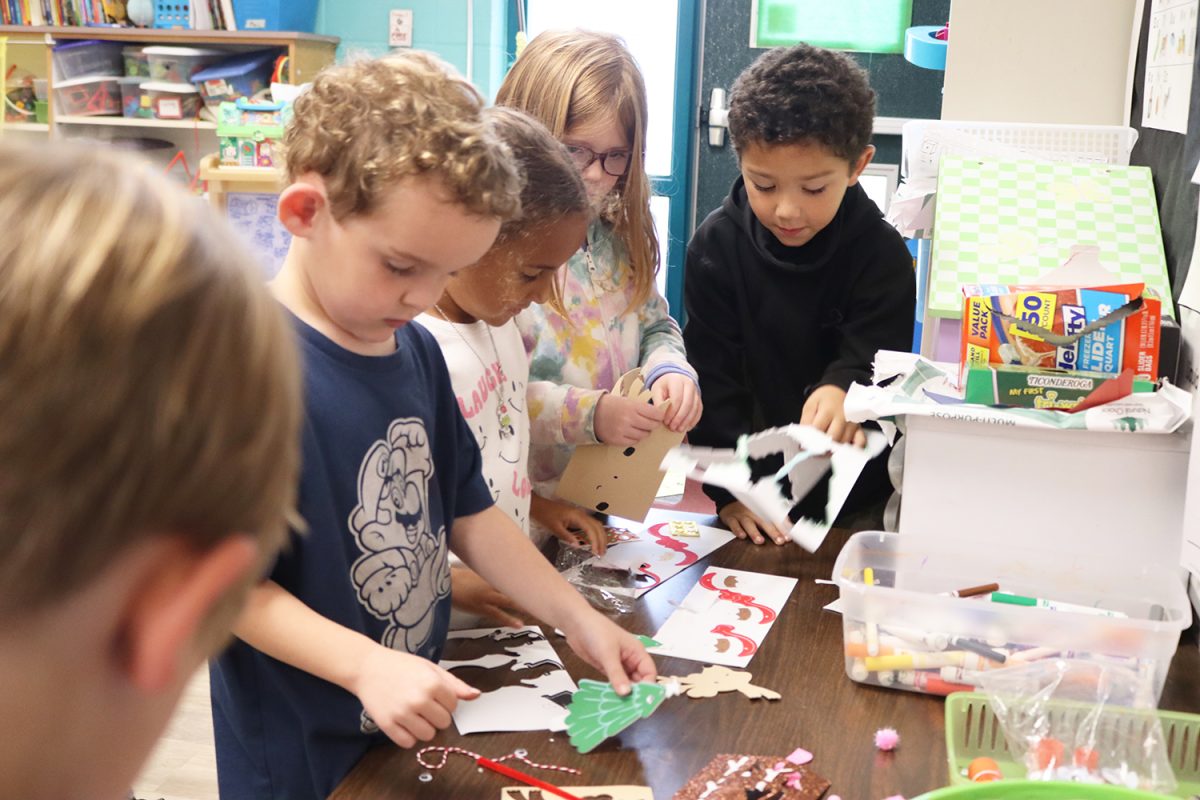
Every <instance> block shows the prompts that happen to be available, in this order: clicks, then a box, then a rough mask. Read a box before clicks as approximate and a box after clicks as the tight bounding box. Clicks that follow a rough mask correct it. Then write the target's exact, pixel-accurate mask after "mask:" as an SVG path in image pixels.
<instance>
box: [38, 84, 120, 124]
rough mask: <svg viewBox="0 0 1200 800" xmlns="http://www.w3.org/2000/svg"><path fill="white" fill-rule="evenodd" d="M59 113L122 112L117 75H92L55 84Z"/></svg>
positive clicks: (88, 114)
mask: <svg viewBox="0 0 1200 800" xmlns="http://www.w3.org/2000/svg"><path fill="white" fill-rule="evenodd" d="M54 101H55V102H56V103H58V106H57V109H58V113H59V114H66V115H72V116H79V115H82V116H102V115H105V114H120V113H121V85H120V82H119V79H118V78H117V77H116V76H112V77H109V76H91V77H84V78H74V79H72V80H69V81H59V82H58V83H56V84H54Z"/></svg>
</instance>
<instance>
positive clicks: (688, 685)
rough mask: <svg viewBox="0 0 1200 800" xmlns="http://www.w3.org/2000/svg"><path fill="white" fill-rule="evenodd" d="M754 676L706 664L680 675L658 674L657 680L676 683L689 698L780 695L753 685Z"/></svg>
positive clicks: (769, 696) (777, 697)
mask: <svg viewBox="0 0 1200 800" xmlns="http://www.w3.org/2000/svg"><path fill="white" fill-rule="evenodd" d="M753 678H754V676H753V675H751V674H750V673H749V672H743V671H742V670H738V669H730V668H729V667H722V666H708V667H705V668H704V669H703V670H702V671H700V672H695V673H692V674H691V675H684V676H682V677H671V678H668V677H664V676H662V675H660V676H659V677H658V682H659V683H661V684H664V685H671V684H673V683H677V684H678V685H679V688H680V693H681V694H686V695H687V696H688V697H691V698H701V697H716V696H717V694H718V693H720V692H741V693H742V694H744V695H746V697H749V698H750V699H751V700H757V699H758V698H760V697H761V698H764V699H766V700H778V699H779V698H780V697H781V695H780V694H779V692H776V691H774V690H772V689H766V688H764V687H762V686H755V685H754V684H752V683H750V681H751V679H753Z"/></svg>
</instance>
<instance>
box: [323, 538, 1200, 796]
mask: <svg viewBox="0 0 1200 800" xmlns="http://www.w3.org/2000/svg"><path fill="white" fill-rule="evenodd" d="M677 516H678V517H680V518H688V517H690V518H694V519H698V520H699V521H701V522H705V521H707V522H709V523H710V524H711V522H712V519H713V518H712V517H700V516H697V515H686V514H680V515H677ZM849 535H850V533H849V532H848V531H845V530H834V531H833V532H831V533H830V535H829V538H828V539H826V541H825V544H824V545H823V546H822V547H821V549H820V550H818V551H817V552H816V553H815V554H810V553H807V552H805V551H803V550H802V549H800V548H799V547H796V546H795V545H788V546H785V547H777V546H774V545H764V546H761V547H755V546H754V545H751V544H749V543H748V542H741V541H734V542H731V543H729V544H728V545H726V546H725V547H723V548H721V549H720V550H718V551H717V552H716V553H714V554H713V555H712V556H711V557H710V558H707V559H702V560H701V561H700V562H699V563H698V564H696V565H693V566H692V567H691V568H689V569H688V570H687V571H685V572H683V573H681V574H679V575H677V576H675V577H674V578H672V579H670V580H668V581H666V582H665V583H663V584H662V585H661V586H659V587H657V588H655V589H654V590H653V591H650V592H648V593H647V594H645V595H644V596H643V597H642V599H641V600H640V601H639V602H638V606H637V609H636V611H635V612H634V613H632V614H629V615H627V616H624V617H618V621H619V622H620V623H621V624H622V625H623V626H624V627H626V628H628V629H629V630H631V631H634V632H636V633H646V634H649V635H653V634H654V632H655V631H656V630H658V627H659V625H661V624H662V622H663V621H664V620H665V619H666V618H667V617H668V616H669V615H670V614H671V612H672V611H673V610H674V608H673V607H672V606H671V605H670V603H669V601H671V600H675V601H680V600H682V598H683V596H684V595H685V594H687V592H688V591H689V590H690V589H691V588H692V586H693V585H694V584H695V582H696V580H697V579H698V578H699V576H700V574H701V573H702V571H703V569H704V568H705V566H707V565H708V564H710V563H711V564H712V565H713V566H720V567H729V568H733V569H742V570H750V571H754V572H763V573H769V574H775V575H786V576H790V577H794V578H798V579H799V583H798V584H797V586H796V589H795V591H794V592H793V593H792V595H791V598H790V599H789V600H788V603H787V606H786V607H785V608H784V610H783V612H782V613H781V614H780V616H779V619H778V620H777V621H776V623H775V625H774V627H773V628H772V629H771V632H770V633H769V634H768V635H767V638H766V640H765V642H764V643H763V647H762V650H761V651H760V652H759V654H758V655H756V656H755V658H754V660H753V661H751V662H750V666H749V670H750V671H751V672H752V673H753V674H754V682H755V683H756V684H759V685H761V686H766V687H768V688H772V689H775V690H777V691H779V692H780V693H782V694H783V699H782V700H780V701H778V702H773V703H768V702H766V701H762V700H757V701H753V702H752V701H750V700H747V699H746V698H745V697H743V696H742V695H740V694H737V693H731V694H724V695H718V696H717V697H716V698H713V699H711V700H690V699H687V698H677V699H671V700H668V701H667V702H666V703H665V704H664V705H663V707H662V708H660V709H659V710H658V711H657V712H656V713H655V714H654V715H653V716H651V717H649V718H648V719H644V720H641V721H639V722H637V723H636V724H634V725H633V726H632V727H631V728H629V729H627V730H626V731H625V732H624V733H622V734H621V735H620V737H618V738H617V739H613V740H610V741H609V742H606V743H605V744H603V745H601V746H600V748H598V749H597V750H595V751H593V752H592V753H591V754H589V755H587V756H581V755H579V754H577V753H576V752H575V751H574V749H573V748H572V747H571V745H570V744H569V743H568V742H567V737H566V735H565V734H562V733H560V734H548V733H545V732H530V733H504V734H474V735H471V736H459V735H458V734H457V733H456V732H455V731H454V730H453V728H451V729H450V730H447V731H443V732H441V734H440V735H439V736H438V737H437V738H436V739H435V740H434V741H433V742H432V744H437V745H455V746H459V747H463V748H466V749H468V750H471V751H474V752H476V753H479V754H481V755H484V756H488V757H490V758H496V757H499V756H502V755H505V754H507V753H510V752H512V751H513V750H515V749H517V748H525V749H526V750H528V751H529V758H530V759H531V760H533V761H539V762H543V763H552V764H561V765H564V766H571V767H576V768H578V769H581V770H583V775H582V776H581V777H579V778H578V779H576V778H574V777H573V776H565V778H564V777H562V776H560V775H559V774H558V773H553V772H543V771H538V770H530V771H531V772H533V773H534V774H536V775H537V776H538V777H542V778H545V779H547V780H550V781H551V782H555V781H557V782H558V783H560V784H564V785H570V784H572V783H574V784H576V785H580V786H586V785H593V786H595V785H611V784H640V785H646V786H650V787H651V788H652V789H653V790H654V796H655V797H656V798H658V800H669V798H671V796H672V795H673V794H674V793H675V792H676V791H677V790H678V789H679V788H680V787H681V786H683V784H684V783H686V782H687V780H688V779H689V778H690V777H691V776H692V775H693V774H694V773H695V772H697V771H699V770H700V769H701V768H702V767H703V766H704V765H705V764H706V763H708V761H709V760H710V759H711V758H712V757H713V756H714V755H716V754H718V753H743V754H751V755H778V756H783V755H787V754H788V753H790V752H791V751H792V750H793V749H795V748H796V747H804V748H805V749H807V750H810V751H811V752H813V753H814V754H815V755H816V758H815V760H814V761H813V762H812V764H811V765H810V766H811V768H813V769H815V770H816V771H817V772H818V773H820V774H821V775H823V776H824V777H825V778H827V779H828V780H830V781H831V782H832V784H833V785H832V787H831V788H830V791H829V794H837V795H840V796H841V797H843V798H846V800H880V798H885V797H889V796H891V795H894V794H901V795H903V796H905V797H909V798H911V797H915V796H916V795H919V794H921V793H922V792H926V791H929V790H931V789H935V788H938V787H941V786H945V785H947V783H948V776H947V767H946V745H945V740H944V724H943V717H942V711H943V701H942V700H941V698H937V697H928V696H923V695H919V694H914V693H911V692H905V691H898V690H891V689H881V688H873V687H868V686H860V685H858V684H856V683H853V682H852V681H851V680H850V679H849V678H848V677H846V674H845V669H844V661H843V658H842V623H841V617H840V616H838V615H836V614H833V613H830V612H827V611H823V610H822V606H824V605H825V604H826V603H828V602H830V601H832V600H833V599H835V598H836V597H837V589H836V587H833V586H826V585H819V584H816V583H814V581H815V580H816V579H818V578H820V579H827V578H829V576H830V573H831V571H832V568H833V562H834V560H835V559H836V557H837V554H838V551H839V550H840V549H841V547H842V545H843V544H844V543H845V541H846V539H847V538H848V537H849ZM551 641H552V643H553V644H554V646H555V649H556V650H557V651H558V653H559V655H560V656H562V658H563V661H564V663H565V664H566V666H567V669H568V671H569V672H570V673H571V675H572V676H574V677H575V678H576V679H578V678H582V677H593V678H599V677H600V676H598V675H597V674H596V673H595V671H594V670H592V669H591V668H590V667H588V666H586V665H584V664H583V663H582V662H581V661H580V660H579V659H578V658H577V657H575V654H574V653H573V652H571V650H570V649H569V648H568V647H567V646H566V644H565V642H564V641H563V640H562V639H560V638H558V637H556V636H551ZM656 662H657V664H658V669H659V674H661V675H686V674H688V673H690V672H694V671H698V670H699V669H700V667H701V665H700V664H699V663H697V662H694V661H684V660H681V659H674V658H658V659H656ZM1161 707H1162V708H1164V709H1171V710H1176V711H1189V712H1200V649H1198V648H1197V646H1196V641H1195V638H1194V633H1193V632H1192V631H1189V632H1188V633H1187V634H1185V635H1184V638H1183V641H1182V642H1181V643H1180V648H1179V652H1178V654H1177V655H1176V657H1175V660H1174V662H1173V663H1172V666H1171V671H1170V674H1169V676H1168V678H1167V683H1166V688H1165V690H1164V692H1163V697H1162V703H1161ZM885 726H891V727H894V728H896V729H897V730H898V731H899V732H900V737H901V742H900V746H899V748H898V749H897V750H896V751H895V752H894V753H882V752H879V751H876V749H875V747H874V744H873V741H872V737H873V734H874V732H875V731H876V730H877V729H878V728H881V727H885ZM517 766H520V765H519V764H518V765H517ZM425 771H426V770H425V769H423V768H422V767H421V766H420V765H419V764H418V763H417V761H416V757H415V753H414V752H413V751H405V750H400V749H398V748H396V747H392V746H390V745H389V746H385V747H379V748H376V749H374V750H373V751H371V752H369V753H368V754H367V755H366V756H365V757H364V758H363V759H362V761H361V762H359V764H358V766H357V767H355V769H354V771H353V772H351V773H350V775H349V776H347V778H346V780H345V781H343V783H342V784H341V786H339V787H338V789H337V791H336V792H335V793H334V794H333V795H332V797H333V798H336V799H337V800H350V799H351V798H363V800H367V799H368V798H369V799H370V800H385V799H386V798H409V797H416V796H420V797H437V798H456V799H457V798H470V799H471V800H492V798H498V797H499V796H500V789H501V788H502V787H504V786H506V785H512V782H510V781H508V780H507V779H505V778H502V777H500V776H498V775H495V774H493V773H490V772H486V771H480V770H478V769H477V768H476V767H475V766H474V765H473V764H471V763H470V761H469V760H468V759H467V758H464V757H461V756H452V757H451V760H450V762H449V764H448V765H447V766H446V767H445V768H443V769H441V770H438V771H436V772H434V773H433V780H432V781H431V782H429V783H421V782H419V780H418V776H419V775H420V774H421V773H422V772H425Z"/></svg>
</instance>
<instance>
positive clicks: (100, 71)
mask: <svg viewBox="0 0 1200 800" xmlns="http://www.w3.org/2000/svg"><path fill="white" fill-rule="evenodd" d="M52 52H53V56H54V70H55V72H56V73H57V75H58V79H59V80H62V81H69V80H74V79H75V78H82V77H84V76H93V75H121V74H123V65H122V63H121V43H120V42H101V41H96V40H94V39H89V40H87V41H82V42H64V43H63V44H56V45H54V50H53V51H52Z"/></svg>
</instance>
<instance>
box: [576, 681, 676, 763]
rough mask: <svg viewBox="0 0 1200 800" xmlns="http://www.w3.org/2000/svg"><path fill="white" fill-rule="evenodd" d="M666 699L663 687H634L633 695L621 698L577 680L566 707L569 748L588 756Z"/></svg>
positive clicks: (602, 687) (605, 687) (607, 685)
mask: <svg viewBox="0 0 1200 800" xmlns="http://www.w3.org/2000/svg"><path fill="white" fill-rule="evenodd" d="M666 698H667V687H665V686H659V685H657V684H654V683H635V684H634V685H633V691H631V692H630V693H629V694H627V695H626V696H624V697H621V696H620V695H619V694H617V693H616V691H615V690H614V689H613V688H612V684H610V683H603V682H601V681H590V680H587V679H584V680H581V681H580V682H579V691H577V692H575V694H574V696H573V697H572V698H571V704H570V705H569V706H567V734H568V735H569V736H570V739H571V744H572V745H573V746H574V747H575V749H576V750H578V751H579V752H580V753H590V752H591V751H592V750H594V749H596V747H597V746H598V745H599V744H600V743H601V742H603V741H604V740H605V739H607V738H609V737H610V736H616V735H617V734H618V733H620V732H621V731H623V730H625V729H626V728H628V727H629V726H630V725H632V724H633V723H635V722H637V721H638V720H639V719H644V718H646V717H648V716H650V715H651V714H653V713H654V712H655V710H656V709H657V708H658V707H659V706H660V705H662V702H663V700H665V699H666Z"/></svg>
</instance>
